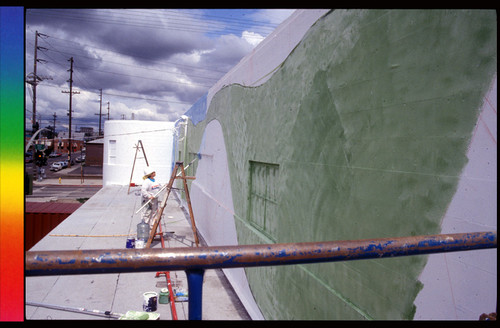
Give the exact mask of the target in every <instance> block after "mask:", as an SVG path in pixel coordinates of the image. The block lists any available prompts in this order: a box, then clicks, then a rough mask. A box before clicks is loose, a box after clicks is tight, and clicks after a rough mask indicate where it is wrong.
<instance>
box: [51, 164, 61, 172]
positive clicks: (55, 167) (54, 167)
mask: <svg viewBox="0 0 500 328" xmlns="http://www.w3.org/2000/svg"><path fill="white" fill-rule="evenodd" d="M62 169H63V164H62V162H54V163H52V165H51V166H50V170H51V171H55V172H57V171H60V170H62Z"/></svg>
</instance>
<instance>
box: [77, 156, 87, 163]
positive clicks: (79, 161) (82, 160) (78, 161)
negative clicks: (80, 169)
mask: <svg viewBox="0 0 500 328" xmlns="http://www.w3.org/2000/svg"><path fill="white" fill-rule="evenodd" d="M75 161H76V162H77V163H81V162H85V155H82V156H78V157H77V158H76V159H75Z"/></svg>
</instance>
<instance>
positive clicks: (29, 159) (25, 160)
mask: <svg viewBox="0 0 500 328" xmlns="http://www.w3.org/2000/svg"><path fill="white" fill-rule="evenodd" d="M24 162H25V163H31V162H33V157H31V156H26V157H25V158H24Z"/></svg>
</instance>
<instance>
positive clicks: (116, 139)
mask: <svg viewBox="0 0 500 328" xmlns="http://www.w3.org/2000/svg"><path fill="white" fill-rule="evenodd" d="M174 132H175V127H174V123H173V122H158V121H136V120H133V121H130V120H112V121H106V122H105V123H104V154H103V172H102V174H103V185H104V186H106V185H113V184H114V185H128V184H129V183H130V182H132V183H134V184H136V185H141V184H142V181H143V180H142V177H143V176H144V169H145V168H146V167H147V165H146V161H147V163H148V164H149V167H151V168H154V170H155V171H156V179H157V180H158V181H159V182H160V183H162V184H166V183H168V181H169V179H170V175H171V172H172V167H173V158H174V157H173V149H174ZM139 140H140V141H141V142H142V146H143V147H144V151H143V149H142V147H140V146H141V145H140V143H139ZM137 148H138V149H137ZM134 162H135V164H134ZM132 169H133V170H132Z"/></svg>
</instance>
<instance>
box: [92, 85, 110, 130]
mask: <svg viewBox="0 0 500 328" xmlns="http://www.w3.org/2000/svg"><path fill="white" fill-rule="evenodd" d="M99 91H100V95H99V114H95V115H99V136H101V135H102V132H101V117H102V115H105V114H102V89H99ZM108 117H109V114H108Z"/></svg>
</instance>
